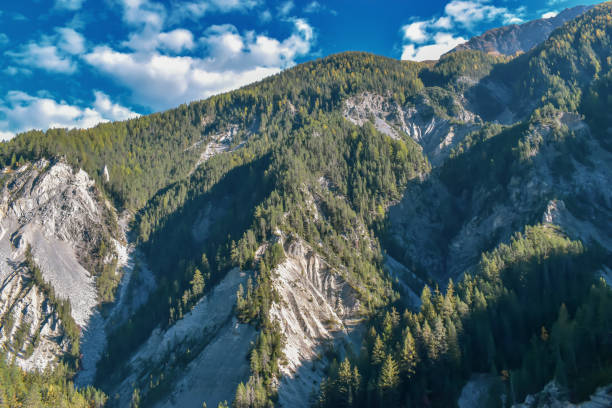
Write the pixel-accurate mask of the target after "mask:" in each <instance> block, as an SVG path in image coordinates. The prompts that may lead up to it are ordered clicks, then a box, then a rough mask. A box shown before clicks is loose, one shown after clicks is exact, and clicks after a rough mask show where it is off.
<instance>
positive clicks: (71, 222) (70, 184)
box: [0, 159, 121, 369]
mask: <svg viewBox="0 0 612 408" xmlns="http://www.w3.org/2000/svg"><path fill="white" fill-rule="evenodd" d="M0 217H1V218H0V283H1V284H2V287H1V290H0V310H2V311H3V315H5V316H9V315H10V316H13V317H14V318H13V320H14V327H13V331H12V336H10V335H9V334H8V333H6V331H7V330H6V328H7V326H6V324H3V330H2V340H3V341H4V342H5V345H7V346H8V347H9V349H11V348H12V347H13V346H14V345H15V340H16V339H15V330H16V329H17V326H18V325H19V327H21V326H23V325H25V324H27V325H28V327H29V329H30V332H29V333H28V336H26V337H27V338H28V339H30V340H31V341H32V344H33V346H34V350H33V351H32V350H30V352H28V353H27V354H28V355H29V354H31V355H30V356H29V357H28V356H27V355H23V354H21V353H20V352H19V350H13V352H15V353H16V354H17V362H18V363H19V364H20V365H21V366H22V367H24V368H26V369H42V368H44V367H46V366H47V365H48V364H49V363H50V362H52V361H54V359H55V357H57V356H59V355H61V354H62V353H63V352H64V351H65V350H66V348H67V345H66V343H65V342H66V339H65V338H64V337H63V336H62V335H61V334H62V327H61V321H59V319H58V317H57V315H56V314H55V312H54V310H53V306H52V305H51V304H50V303H49V301H48V299H46V298H45V296H44V295H43V292H42V291H41V290H40V288H38V287H37V286H36V284H34V282H32V271H29V270H28V269H27V268H26V266H25V264H24V260H25V253H26V249H27V248H28V247H30V248H31V253H32V256H33V260H34V262H35V263H36V264H37V266H38V267H39V268H40V270H41V272H42V279H43V280H44V281H45V282H46V283H47V284H49V285H50V286H51V287H52V289H53V291H54V293H55V296H56V297H57V298H61V299H68V300H69V301H70V305H71V309H72V310H71V313H72V318H73V319H74V321H75V322H76V323H77V324H78V325H79V326H80V327H81V328H82V329H84V328H86V327H87V325H88V323H89V320H90V317H91V315H92V313H94V311H95V308H96V305H97V303H98V295H97V291H96V282H95V277H94V276H93V274H92V272H93V271H88V270H87V269H86V267H85V266H84V265H86V266H87V267H88V268H90V269H91V268H92V266H93V265H94V263H95V262H103V263H110V262H112V261H113V259H115V258H116V253H115V248H110V250H109V251H107V252H106V253H105V256H104V259H96V255H95V252H96V251H98V250H99V248H100V242H102V241H103V240H105V239H106V240H110V245H111V246H113V247H115V246H120V245H121V244H120V242H119V241H118V240H117V239H115V238H113V236H112V235H113V231H114V230H113V222H114V220H113V219H112V214H111V213H110V210H109V209H108V208H107V207H106V205H105V204H104V202H103V201H102V200H101V199H100V197H99V196H98V194H97V191H96V188H95V186H94V181H93V180H92V179H90V178H89V176H88V175H87V173H85V172H84V171H83V170H78V171H75V170H73V169H72V168H71V167H70V166H69V165H67V164H66V163H64V162H62V161H56V162H49V161H47V160H44V159H43V160H39V161H38V162H36V163H33V164H27V165H24V166H22V167H21V168H19V169H18V170H12V169H4V170H3V187H2V197H1V201H0ZM113 243H114V245H113ZM4 320H6V319H4ZM20 342H21V340H18V343H20ZM26 344H27V340H26Z"/></svg>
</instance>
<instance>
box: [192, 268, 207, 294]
mask: <svg viewBox="0 0 612 408" xmlns="http://www.w3.org/2000/svg"><path fill="white" fill-rule="evenodd" d="M189 284H190V285H191V293H192V294H193V297H195V298H197V297H199V296H200V295H201V294H202V293H203V292H204V277H203V276H202V272H200V270H199V269H198V268H196V270H195V271H194V273H193V279H191V282H189Z"/></svg>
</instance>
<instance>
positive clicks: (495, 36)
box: [451, 6, 592, 55]
mask: <svg viewBox="0 0 612 408" xmlns="http://www.w3.org/2000/svg"><path fill="white" fill-rule="evenodd" d="M591 7H592V6H590V7H589V6H576V7H573V8H569V9H565V10H563V11H562V12H561V13H559V14H558V15H556V16H555V17H552V18H541V19H538V20H533V21H529V22H527V23H524V24H518V25H517V24H512V25H508V26H504V27H499V28H494V29H492V30H489V31H487V32H485V33H484V34H482V35H479V36H478V37H474V38H472V39H471V40H469V41H468V42H466V43H464V44H461V45H459V46H457V47H456V48H455V49H453V50H452V51H451V52H455V51H461V50H479V51H483V52H486V53H492V54H503V55H514V54H516V53H517V52H527V51H529V50H530V49H532V48H533V47H535V46H536V45H538V44H540V43H541V42H543V41H545V40H546V39H547V38H548V36H549V35H550V33H551V32H553V31H554V30H555V29H556V28H558V27H561V26H562V25H563V24H564V23H566V22H568V21H570V20H573V19H574V18H576V17H578V16H580V15H581V14H583V13H585V12H586V11H587V10H589V9H591Z"/></svg>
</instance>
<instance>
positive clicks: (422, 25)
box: [402, 21, 429, 43]
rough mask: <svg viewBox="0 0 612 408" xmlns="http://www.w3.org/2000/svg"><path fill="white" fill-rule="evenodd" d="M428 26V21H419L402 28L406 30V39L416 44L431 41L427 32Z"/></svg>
mask: <svg viewBox="0 0 612 408" xmlns="http://www.w3.org/2000/svg"><path fill="white" fill-rule="evenodd" d="M427 25H428V22H427V21H417V22H416V23H412V24H408V25H406V26H404V27H403V28H402V29H403V30H404V38H405V39H407V40H409V41H411V42H414V43H422V42H425V41H427V40H428V39H429V35H428V34H427V33H426V32H425V29H426V27H427Z"/></svg>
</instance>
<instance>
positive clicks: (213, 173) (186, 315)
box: [0, 3, 612, 408]
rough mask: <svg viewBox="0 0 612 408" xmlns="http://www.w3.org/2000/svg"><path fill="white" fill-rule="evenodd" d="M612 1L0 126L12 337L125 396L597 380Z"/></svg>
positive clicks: (193, 401) (417, 397)
mask: <svg viewBox="0 0 612 408" xmlns="http://www.w3.org/2000/svg"><path fill="white" fill-rule="evenodd" d="M611 15H612V5H611V4H610V3H605V4H602V5H600V6H597V7H595V8H593V9H592V10H590V11H587V12H586V13H584V14H583V15H582V16H580V17H579V18H578V19H575V20H573V21H570V22H568V23H567V24H565V25H563V26H562V27H560V28H559V29H558V30H556V31H554V32H553V33H552V35H550V37H549V38H548V40H546V42H544V43H543V44H540V45H536V46H535V48H532V49H531V50H530V51H528V52H526V53H524V54H522V55H521V56H519V57H515V58H511V57H507V56H499V55H490V54H486V53H483V52H480V51H475V50H465V51H457V52H454V53H451V54H448V55H446V56H444V57H443V58H442V59H441V60H440V61H439V62H437V63H436V64H429V63H427V64H418V63H411V62H402V61H396V60H391V59H387V58H383V57H377V56H373V55H370V54H365V53H343V54H339V55H334V56H330V57H327V58H324V59H321V60H317V61H313V62H309V63H305V64H301V65H298V66H296V67H294V68H291V69H288V70H286V71H284V72H282V73H280V74H278V75H275V76H273V77H270V78H267V79H265V80H263V81H261V82H258V83H256V84H253V85H250V86H247V87H244V88H242V89H239V90H237V91H233V92H229V93H227V94H223V95H218V96H215V97H212V98H209V99H207V100H204V101H200V102H194V103H192V104H189V105H183V106H180V107H178V108H177V109H175V110H171V111H168V112H164V113H160V114H155V115H151V116H146V117H142V118H138V119H134V120H130V121H127V122H121V123H113V124H104V125H100V126H98V127H96V128H94V129H90V130H86V131H79V130H74V131H68V132H67V131H63V130H50V131H48V132H46V133H44V134H43V133H40V132H29V133H26V134H22V135H19V136H17V138H16V139H14V140H13V141H10V142H7V143H2V144H1V145H0V161H2V163H3V164H5V165H6V166H7V168H6V170H5V173H4V177H5V179H6V182H5V183H4V193H3V194H4V195H3V197H4V198H3V205H2V208H3V218H2V228H3V229H2V235H1V238H0V250H2V251H4V252H3V254H4V255H5V256H4V258H6V260H5V261H2V262H0V272H1V273H3V274H4V275H2V279H3V281H4V283H3V285H4V288H3V289H2V290H1V292H0V296H1V297H0V299H1V301H2V303H1V304H0V305H1V306H2V309H1V310H2V313H3V323H2V324H3V326H2V332H1V333H2V335H3V337H2V341H3V342H4V343H5V344H6V345H7V350H8V352H9V353H10V355H11V356H13V355H17V356H18V358H17V360H16V361H17V363H18V364H19V365H21V366H22V367H24V368H27V369H32V368H34V367H42V366H44V365H49V363H48V362H50V361H56V360H58V358H59V357H62V356H67V360H68V362H69V363H70V364H72V365H73V367H74V368H76V367H79V368H82V370H81V371H80V372H79V373H78V375H77V376H76V380H77V382H78V384H79V385H80V386H85V385H88V384H95V385H96V386H97V387H99V388H101V389H102V390H103V391H104V392H106V393H107V394H108V395H109V396H111V398H110V400H109V401H108V405H109V406H119V407H123V406H128V405H130V404H132V405H141V406H163V407H169V406H186V407H189V406H194V407H200V406H202V403H203V402H206V403H207V404H208V406H217V404H219V403H223V401H227V402H228V403H230V404H233V405H234V406H235V407H240V408H242V407H264V406H271V405H276V406H286V407H288V406H291V407H294V406H304V407H306V406H311V405H313V404H314V405H317V406H330V407H331V406H334V407H335V406H351V407H365V406H401V404H404V403H405V404H411V406H440V407H442V406H450V405H453V404H455V402H456V401H457V399H458V398H459V397H460V395H461V388H462V386H463V385H464V384H465V383H466V382H467V381H468V380H469V379H470V378H482V377H479V375H481V374H482V373H487V372H489V373H492V374H494V375H493V376H492V377H493V378H494V379H498V380H492V381H490V382H489V381H481V382H479V383H478V384H481V385H482V384H485V383H486V384H489V385H487V386H486V387H485V386H484V385H483V386H482V387H480V388H481V389H480V390H479V392H480V394H479V395H485V394H486V395H489V393H490V394H491V395H494V397H495V398H497V400H499V398H498V397H499V396H500V395H504V396H505V398H509V399H511V400H512V403H519V402H522V401H523V400H524V398H525V397H526V396H527V395H528V394H533V393H536V392H538V391H539V390H540V389H541V388H542V387H544V385H545V384H546V383H548V382H549V381H550V380H551V379H553V377H554V378H555V379H556V380H558V381H560V382H561V383H563V386H564V387H566V388H567V390H568V393H569V395H570V396H571V399H572V401H577V400H579V399H580V398H586V396H588V395H590V394H591V393H593V392H594V391H595V388H596V387H597V386H600V385H603V384H605V383H609V382H612V376H611V375H610V373H611V372H612V371H611V370H610V367H612V365H611V364H612V357H611V356H610V353H609V347H608V343H607V342H606V341H607V340H606V339H607V337H606V336H607V333H608V332H609V329H610V327H609V322H610V321H612V319H610V315H609V313H610V312H609V310H608V309H609V308H608V307H607V306H608V305H609V304H611V303H610V299H612V292H610V290H609V288H608V287H607V286H606V284H605V283H604V282H603V281H600V280H599V279H598V275H603V276H604V277H606V278H608V277H609V276H608V275H609V273H608V271H609V270H610V269H609V268H610V266H611V265H610V263H611V260H610V252H611V251H612V234H611V229H610V225H609V222H608V220H609V219H612V193H611V190H610V189H609V187H608V184H609V180H611V179H612V167H611V166H610V163H612V156H611V155H612V153H611V151H610V146H611V145H612V144H611V142H610V137H611V133H610V129H612V117H611V116H610V114H609V111H608V110H606V109H603V108H602V107H606V106H608V105H609V104H610V100H609V97H608V94H609V89H610V83H611V81H610V78H612V62H611V61H610V58H609V56H610V53H611V50H612V44H610V38H611V37H612V20H611V18H610V16H611ZM41 157H47V159H42V158H41ZM62 157H65V159H62ZM25 163H27V164H25ZM68 163H70V164H71V165H73V166H74V169H75V170H73V168H72V167H71V166H70V165H69V164H68ZM81 169H82V170H81ZM107 175H108V176H107ZM93 180H95V181H93ZM106 196H108V197H111V198H110V199H109V200H105V199H104V197H106ZM115 207H118V208H122V209H125V210H126V211H125V212H123V214H124V215H123V216H122V217H121V220H120V221H117V220H116V219H115V217H116V216H115V215H114V214H115V212H116V210H114V208H115ZM129 214H133V217H131V216H130V215H129ZM128 221H131V222H128ZM119 225H120V226H121V228H120V227H119ZM2 245H3V246H2ZM2 248H4V249H2ZM118 268H119V269H118ZM116 271H117V272H116ZM121 276H122V277H123V278H122V279H121V278H120V277H121ZM451 279H452V280H451ZM453 282H456V283H453ZM417 293H421V296H420V298H419V297H418V296H417V295H416V294H417ZM100 303H103V305H102V307H98V308H96V306H97V305H98V304H100ZM7 310H10V312H7ZM610 310H612V309H610ZM15 321H19V324H15V323H14V322H15ZM8 323H10V324H8ZM32 327H36V329H33V328H32ZM79 327H80V332H79ZM583 327H588V328H589V330H586V331H585V330H582V329H581V328H583ZM37 333H41V335H37ZM64 333H69V334H68V335H67V336H63V337H60V336H62V335H63V334H64ZM81 334H82V338H81V342H79V341H78V339H79V336H80V335H81ZM7 340H8V341H7ZM35 343H38V344H35ZM30 344H31V345H32V346H31V347H30V346H29V345H30ZM38 350H40V351H38ZM30 353H31V354H30ZM577 353H581V356H582V357H581V358H580V359H576V355H578V354H577ZM80 354H83V356H80ZM43 357H44V358H43ZM79 362H80V364H79ZM58 367H61V366H58ZM537 367H539V368H538V369H536V368H537ZM65 377H66V378H71V377H72V375H71V373H66V374H65ZM487 378H490V377H487ZM499 378H502V380H499ZM474 384H475V383H472V384H471V385H470V386H469V387H468V388H467V391H465V393H469V390H470V389H474V387H477V386H478V384H476V385H474ZM509 384H512V386H510V385H509ZM487 387H488V388H487ZM511 387H513V388H511ZM465 393H464V394H465ZM462 398H465V395H463V397H462Z"/></svg>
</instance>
